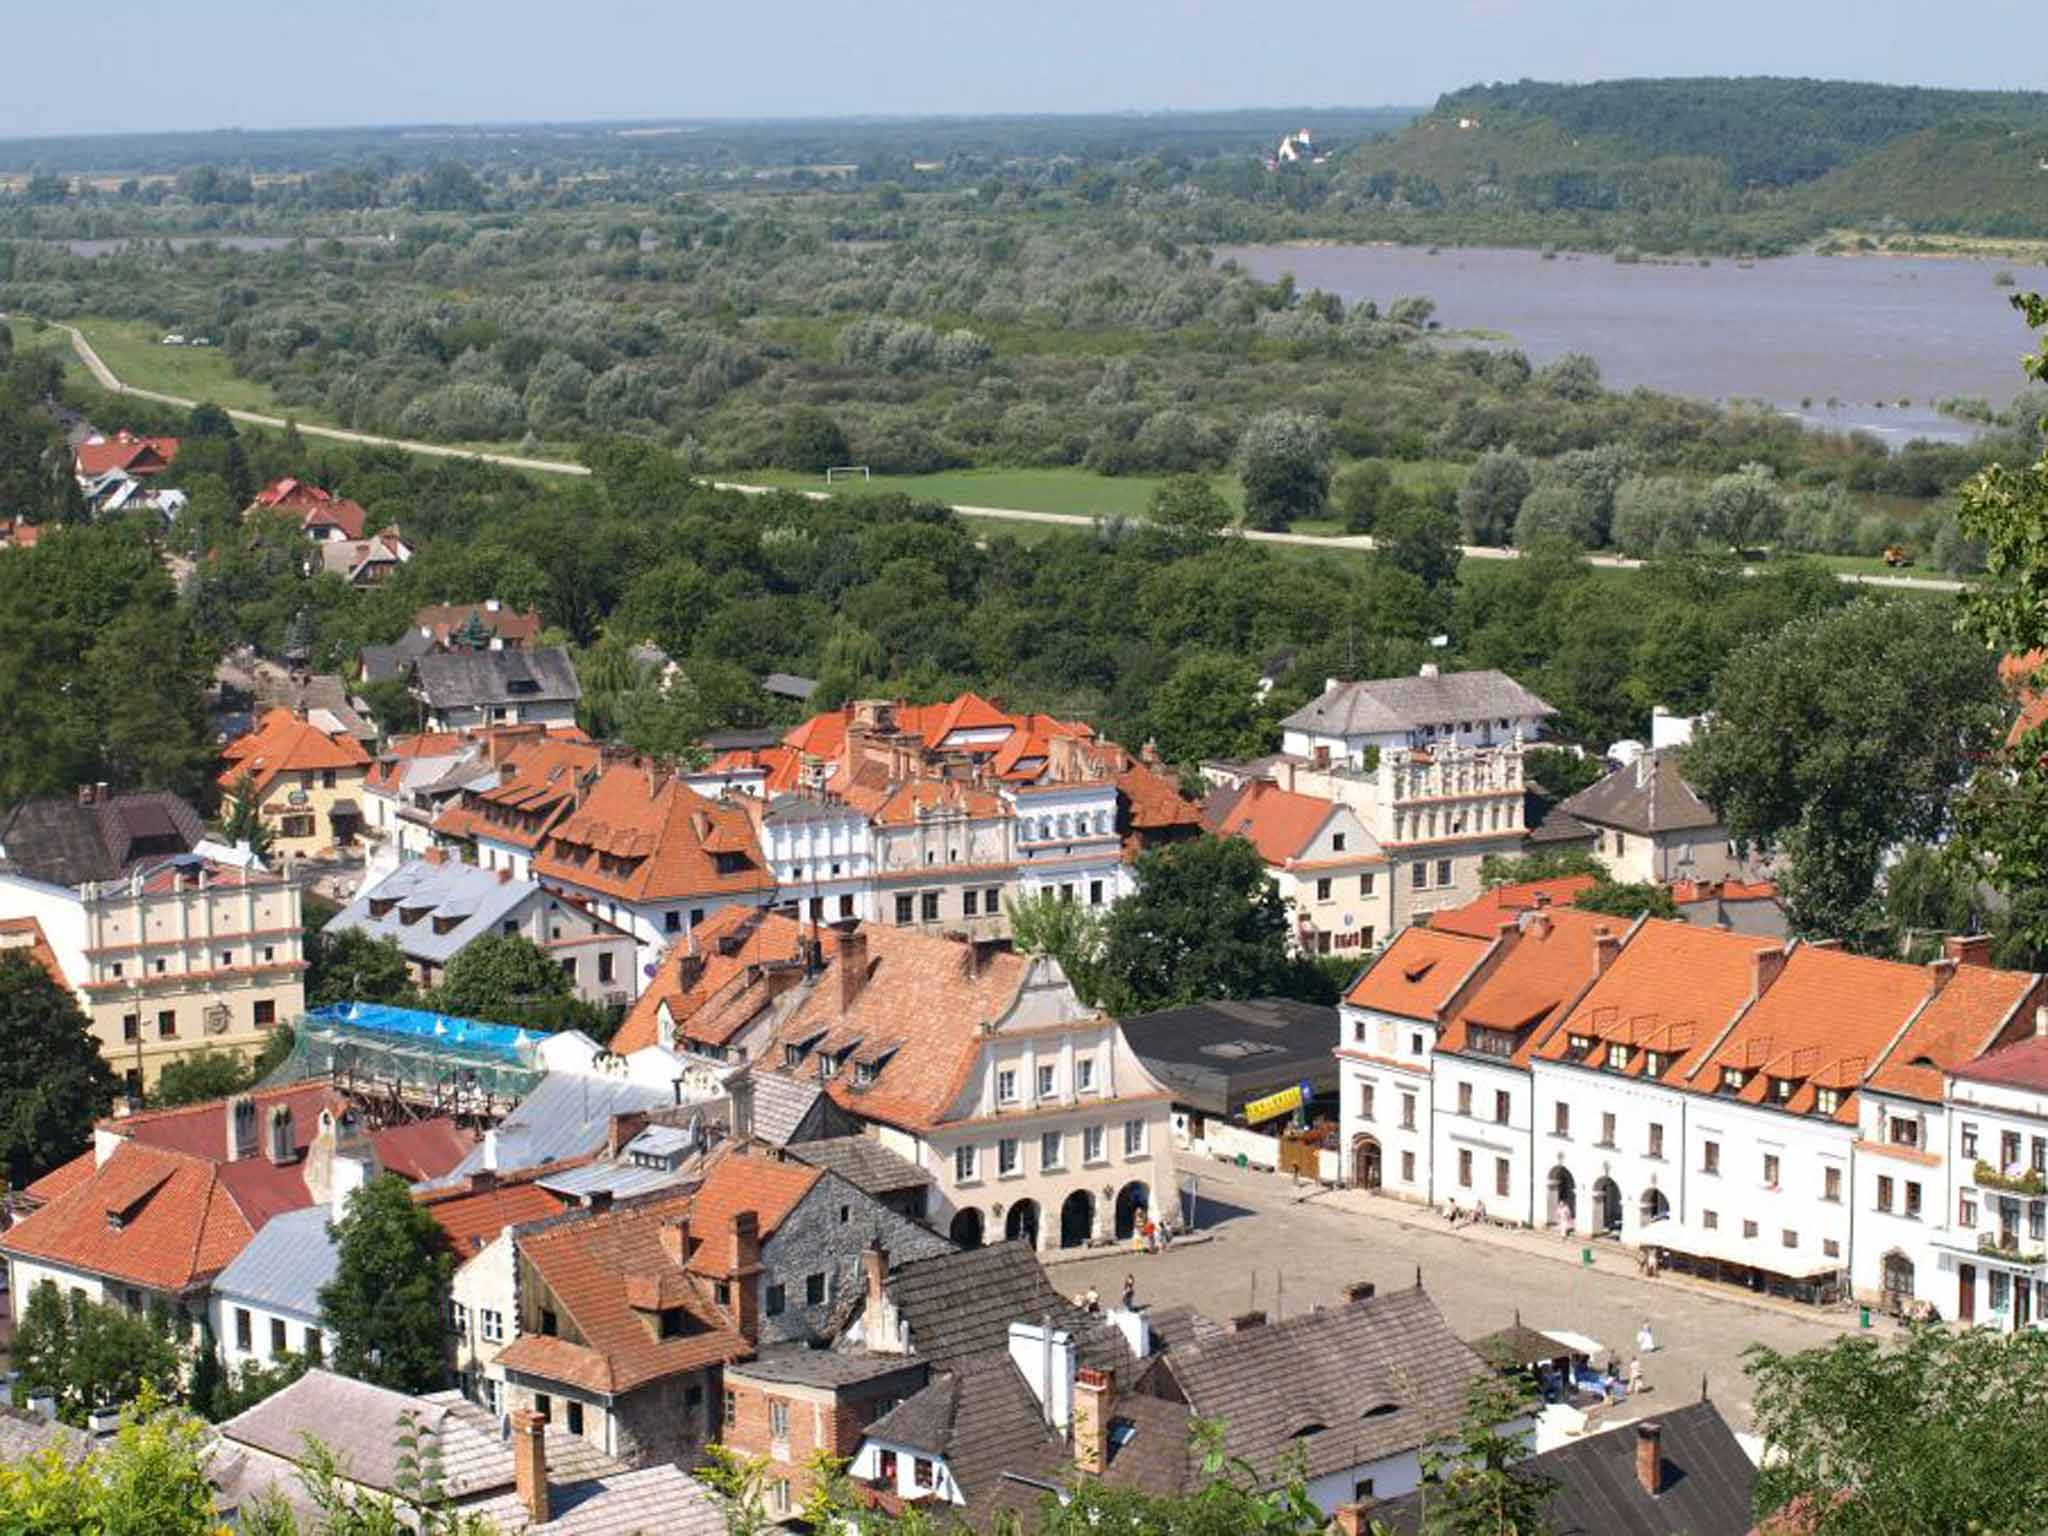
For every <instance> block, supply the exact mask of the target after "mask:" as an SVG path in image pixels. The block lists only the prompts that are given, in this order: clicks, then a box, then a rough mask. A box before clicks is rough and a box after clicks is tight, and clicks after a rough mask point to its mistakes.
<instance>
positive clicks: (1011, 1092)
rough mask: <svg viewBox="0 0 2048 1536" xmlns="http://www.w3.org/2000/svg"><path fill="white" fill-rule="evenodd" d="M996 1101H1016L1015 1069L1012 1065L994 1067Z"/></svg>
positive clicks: (1011, 1102)
mask: <svg viewBox="0 0 2048 1536" xmlns="http://www.w3.org/2000/svg"><path fill="white" fill-rule="evenodd" d="M996 1102H997V1103H998V1104H1014V1103H1016V1102H1017V1071H1016V1068H1014V1067H998V1068H997V1069H996Z"/></svg>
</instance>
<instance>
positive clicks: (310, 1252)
mask: <svg viewBox="0 0 2048 1536" xmlns="http://www.w3.org/2000/svg"><path fill="white" fill-rule="evenodd" d="M329 1216H330V1213H329V1211H328V1210H327V1208H326V1207H325V1206H318V1205H309V1206H307V1207H306V1208H305V1209H303V1210H298V1211H286V1212H285V1213H284V1214H283V1215H281V1216H276V1217H273V1218H272V1219H271V1220H270V1221H269V1222H267V1223H266V1224H265V1225H264V1228H263V1230H262V1231H261V1232H258V1233H257V1234H256V1235H255V1236H254V1237H252V1238H251V1239H249V1243H248V1246H247V1247H245V1248H243V1250H242V1251H241V1252H240V1253H239V1254H237V1255H236V1256H235V1261H234V1262H233V1263H232V1264H230V1265H228V1267H227V1268H226V1269H224V1270H222V1271H221V1272H220V1274H219V1275H217V1276H216V1277H215V1278H214V1282H213V1289H214V1292H215V1294H217V1295H220V1296H225V1297H227V1298H229V1299H230V1300H233V1301H239V1302H248V1303H251V1304H253V1305H255V1306H259V1307H267V1308H270V1309H271V1310H273V1311H278V1312H290V1313H295V1314H297V1315H300V1316H314V1317H317V1316H318V1315H319V1313H320V1288H321V1287H322V1286H324V1285H326V1284H327V1283H328V1282H329V1281H331V1280H332V1279H333V1278H334V1276H335V1273H336V1271H337V1270H338V1269H339V1268H340V1265H341V1255H340V1251H339V1250H338V1249H337V1248H336V1247H335V1245H334V1240H333V1239H332V1238H331V1237H329V1236H328V1235H327V1223H328V1220H329Z"/></svg>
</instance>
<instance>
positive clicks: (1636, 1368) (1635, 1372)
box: [1628, 1360, 1643, 1397]
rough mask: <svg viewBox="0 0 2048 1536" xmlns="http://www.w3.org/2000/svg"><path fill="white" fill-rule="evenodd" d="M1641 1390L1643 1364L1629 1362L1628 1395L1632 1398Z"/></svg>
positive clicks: (1638, 1361)
mask: <svg viewBox="0 0 2048 1536" xmlns="http://www.w3.org/2000/svg"><path fill="white" fill-rule="evenodd" d="M1642 1390H1643V1362H1642V1361H1641V1360H1631V1361H1629V1363H1628V1395H1629V1396H1630V1397H1634V1396H1635V1395H1636V1394H1637V1393H1639V1392H1641V1391H1642Z"/></svg>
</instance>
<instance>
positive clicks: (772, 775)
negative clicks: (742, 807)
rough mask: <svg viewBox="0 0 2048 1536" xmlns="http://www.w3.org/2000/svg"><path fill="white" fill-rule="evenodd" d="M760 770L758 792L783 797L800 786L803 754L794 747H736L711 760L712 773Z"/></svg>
mask: <svg viewBox="0 0 2048 1536" xmlns="http://www.w3.org/2000/svg"><path fill="white" fill-rule="evenodd" d="M749 768H759V769H761V770H762V771H763V772H764V773H765V774H766V775H767V777H766V778H765V779H764V780H763V782H762V789H763V791H764V792H765V793H767V794H770V795H780V794H787V793H790V792H791V791H793V790H796V789H800V788H802V786H803V754H802V753H801V752H799V751H797V749H796V748H795V747H786V746H785V747H736V748H734V749H733V750H732V751H730V752H726V753H723V754H721V755H720V756H719V757H717V758H715V759H713V761H712V764H711V769H710V771H711V772H713V773H740V772H743V771H745V770H746V769H749Z"/></svg>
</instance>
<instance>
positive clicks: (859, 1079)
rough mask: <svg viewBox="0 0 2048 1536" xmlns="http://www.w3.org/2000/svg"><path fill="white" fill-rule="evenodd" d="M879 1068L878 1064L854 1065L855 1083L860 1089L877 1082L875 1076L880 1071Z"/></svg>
mask: <svg viewBox="0 0 2048 1536" xmlns="http://www.w3.org/2000/svg"><path fill="white" fill-rule="evenodd" d="M879 1068H880V1063H878V1062H872V1061H856V1062H855V1063H854V1064H853V1080H854V1082H855V1083H856V1084H857V1085H859V1086H860V1087H863V1088H865V1087H866V1086H867V1085H868V1084H870V1083H872V1082H873V1081H874V1080H875V1074H876V1072H877V1071H878V1070H879Z"/></svg>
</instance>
